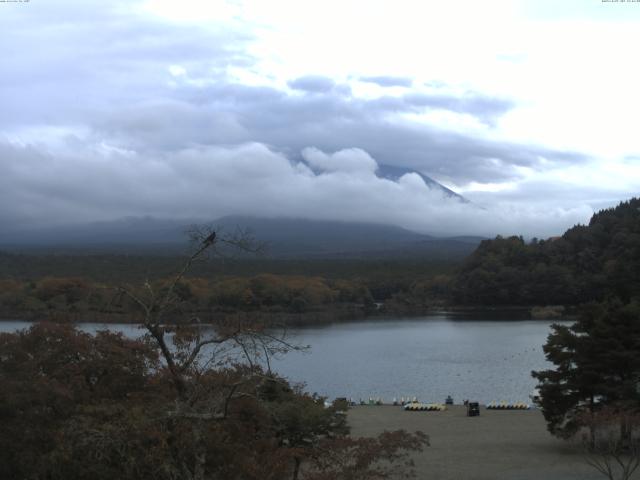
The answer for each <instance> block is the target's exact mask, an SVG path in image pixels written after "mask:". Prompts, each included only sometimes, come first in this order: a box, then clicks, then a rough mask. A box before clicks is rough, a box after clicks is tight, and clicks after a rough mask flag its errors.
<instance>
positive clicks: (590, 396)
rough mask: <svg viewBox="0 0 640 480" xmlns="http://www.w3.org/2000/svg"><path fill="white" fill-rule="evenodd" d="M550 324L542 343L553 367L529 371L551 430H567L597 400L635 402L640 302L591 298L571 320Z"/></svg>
mask: <svg viewBox="0 0 640 480" xmlns="http://www.w3.org/2000/svg"><path fill="white" fill-rule="evenodd" d="M552 328H553V332H552V333H551V334H550V335H549V338H548V340H547V344H546V345H545V346H544V347H543V348H544V352H545V354H546V357H547V360H549V361H550V362H551V363H553V364H554V365H555V369H552V370H543V371H537V372H532V375H533V376H534V378H536V379H538V380H539V381H540V384H539V385H538V388H539V390H540V395H541V397H542V409H543V414H544V416H545V419H546V420H547V424H548V428H549V431H550V432H551V433H553V434H554V435H557V436H560V437H564V438H567V437H570V436H572V435H573V434H574V433H576V431H577V430H578V429H579V428H580V427H581V426H582V424H583V420H582V419H583V418H585V417H584V413H585V412H594V411H596V410H598V409H600V408H601V407H603V406H615V407H616V408H621V409H624V410H627V411H628V410H636V409H638V408H640V391H639V385H640V383H639V382H640V303H638V302H637V301H634V302H631V303H629V304H626V305H625V304H623V303H622V302H620V301H619V300H612V301H609V302H606V303H602V304H591V305H589V306H588V307H586V308H585V309H584V311H583V314H582V316H581V317H580V319H579V320H578V321H577V322H576V323H574V324H573V325H571V326H565V325H554V326H553V327H552Z"/></svg>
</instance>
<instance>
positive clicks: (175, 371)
mask: <svg viewBox="0 0 640 480" xmlns="http://www.w3.org/2000/svg"><path fill="white" fill-rule="evenodd" d="M199 233H200V235H197V236H196V243H195V250H194V252H193V254H192V255H191V256H190V257H189V258H188V259H187V261H186V263H185V264H184V265H183V267H182V268H181V269H180V270H179V271H178V273H177V274H176V275H175V276H174V277H173V278H171V279H170V280H169V281H168V282H167V283H165V284H162V285H157V284H152V283H151V282H145V283H144V284H143V285H142V286H138V287H135V286H134V287H131V286H121V287H119V288H117V290H116V296H117V297H121V298H126V299H127V301H129V302H131V304H132V305H134V306H135V307H136V310H137V313H136V315H137V317H136V318H137V319H138V320H139V321H140V324H141V328H142V330H141V337H140V338H138V339H132V338H126V337H124V336H123V335H121V334H116V333H111V332H98V333H97V334H95V335H90V334H88V333H84V332H82V331H80V330H78V329H76V328H74V327H73V326H69V325H57V324H37V325H34V326H33V327H31V328H30V329H29V330H27V331H20V332H17V333H13V334H2V335H0V384H1V385H2V390H0V424H1V425H2V427H3V428H2V429H1V430H0V477H1V478H6V479H25V478H29V479H47V480H57V479H60V480H61V479H89V478H91V479H92V480H100V479H105V480H106V479H113V478H119V479H125V480H129V479H131V480H133V479H161V480H165V479H166V480H175V479H186V480H204V479H212V478H217V479H243V480H252V479H255V480H259V479H260V480H264V479H300V480H303V479H323V480H324V479H330V478H331V479H356V478H395V476H397V475H400V474H401V475H408V474H411V462H410V459H409V453H410V452H413V451H419V450H421V449H422V447H423V446H424V445H425V444H426V437H425V436H424V434H420V433H415V434H409V433H406V432H403V431H398V432H393V433H388V434H384V435H383V436H381V437H380V438H378V439H354V438H351V437H349V436H348V426H347V424H346V420H345V416H344V413H343V412H341V411H339V410H338V408H337V406H336V407H330V408H325V405H324V399H322V398H318V397H315V396H310V395H308V394H306V393H304V391H303V390H302V389H301V388H299V387H295V386H291V385H289V383H288V382H287V381H286V380H285V379H283V378H280V377H278V376H277V375H276V374H274V373H273V372H271V371H270V368H269V365H270V364H269V362H268V359H269V358H270V356H272V355H273V354H274V353H276V352H286V351H287V350H289V349H291V348H298V347H297V346H295V345H292V344H290V343H289V342H288V341H287V339H286V336H285V335H284V334H283V332H281V331H278V330H277V329H275V328H274V327H273V325H264V324H256V323H255V322H246V321H237V320H234V321H221V322H220V323H218V324H215V325H202V324H200V322H199V319H198V318H197V317H191V318H190V317H187V316H185V315H183V314H182V313H183V311H181V310H180V308H181V305H182V304H183V302H184V301H185V300H186V299H187V297H188V293H189V292H187V291H184V289H183V288H182V281H183V279H184V276H185V274H186V272H187V271H188V270H189V269H190V268H191V266H192V265H193V264H194V262H197V261H199V260H200V259H202V258H203V257H204V256H205V255H206V254H207V253H208V252H211V251H215V250H216V248H217V247H218V246H219V245H223V246H224V245H227V246H237V247H241V248H245V247H246V245H245V244H244V243H243V242H244V240H245V239H244V238H238V237H234V236H229V237H225V236H216V235H215V234H214V233H213V232H211V231H206V232H199ZM203 233H206V235H204V234H203ZM176 312H180V313H181V314H179V315H178V314H177V313H176ZM390 465H396V466H397V467H396V468H391V467H390Z"/></svg>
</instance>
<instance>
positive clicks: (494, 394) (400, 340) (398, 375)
mask: <svg viewBox="0 0 640 480" xmlns="http://www.w3.org/2000/svg"><path fill="white" fill-rule="evenodd" d="M551 323H553V322H552V321H544V320H517V321H505V320H500V321H498V320H456V319H454V318H451V317H449V316H447V315H444V314H443V315H431V316H426V317H420V318H411V319H402V318H400V319H386V320H374V321H368V322H362V321H359V322H350V323H341V324H331V325H326V326H320V327H305V328H296V329H290V330H289V332H288V338H289V339H290V340H291V341H293V342H295V343H297V344H299V345H310V346H311V349H310V351H308V352H291V353H288V354H287V355H284V356H282V357H279V358H277V359H275V360H274V361H273V362H272V368H273V369H274V370H276V371H277V372H279V373H280V374H282V375H284V376H286V377H287V378H289V379H290V380H291V381H293V382H302V381H304V382H306V385H307V390H308V391H310V392H318V393H319V394H321V395H325V396H328V397H330V398H335V397H352V398H354V399H356V400H357V399H360V398H364V399H368V398H369V397H382V398H383V399H384V400H385V401H390V400H391V399H392V398H393V397H397V398H400V397H403V396H404V397H407V396H410V397H413V396H416V397H418V399H419V400H421V401H425V402H443V401H444V399H445V397H446V396H447V395H451V396H453V398H454V400H455V401H456V403H460V402H461V401H462V400H463V399H471V400H476V401H480V402H482V403H488V402H491V401H501V400H504V401H512V402H515V401H527V402H528V401H529V398H528V396H529V394H530V393H531V392H532V390H533V389H534V387H535V380H534V379H533V378H531V375H530V372H531V370H539V369H544V368H547V367H548V366H549V364H547V362H546V360H545V358H544V353H543V351H542V345H543V344H544V343H545V341H546V338H547V335H548V334H549V331H550V330H549V326H550V325H551ZM29 325H30V324H29V323H27V322H0V331H15V330H17V329H20V328H27V327H28V326H29ZM82 328H83V329H84V330H87V331H90V332H94V331H96V330H98V329H104V328H110V329H113V330H118V331H122V332H124V333H125V334H127V335H130V336H137V335H140V333H141V330H139V329H138V328H137V327H136V326H135V325H100V324H83V325H82Z"/></svg>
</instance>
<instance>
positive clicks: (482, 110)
mask: <svg viewBox="0 0 640 480" xmlns="http://www.w3.org/2000/svg"><path fill="white" fill-rule="evenodd" d="M639 23H640V2H629V1H627V2H612V1H609V2H606V1H602V0H562V1H561V2H560V1H557V0H530V1H527V0H484V1H476V0H458V1H456V2H442V1H427V0H424V1H403V0H394V1H393V2H392V1H380V0H366V1H365V0H362V1H361V0H352V1H349V0H340V1H338V0H323V1H322V2H318V1H316V2H311V1H304V0H287V1H284V0H283V1H280V0H270V1H269V2H265V1H261V0H246V1H244V0H227V1H224V0H206V1H204V0H203V1H200V0H181V1H177V0H174V1H169V0H128V1H120V0H113V1H110V2H103V1H94V0H56V1H55V2H45V1H43V0H30V1H20V2H18V1H15V2H0V32H1V34H0V35H1V38H2V42H1V43H0V224H2V225H5V227H6V228H16V229H19V228H22V227H31V226H46V225H57V224H69V223H82V222H89V221H104V220H112V219H118V218H121V217H129V216H146V215H151V216H155V217H160V218H185V219H186V218H189V219H193V218H202V219H205V220H209V219H215V218H218V217H221V216H225V215H231V214H234V215H236V214H239V215H252V216H267V217H296V218H298V217H301V218H311V219H329V220H345V221H364V222H378V223H386V224H392V225H398V226H401V227H405V228H409V229H412V230H416V231H419V232H423V233H429V234H435V235H466V234H473V235H484V236H495V235H497V234H501V235H512V234H516V235H524V236H537V237H546V236H552V235H557V234H561V233H562V232H563V231H564V230H565V229H567V228H569V227H571V226H573V225H575V224H577V223H586V222H588V220H589V218H590V216H591V215H592V214H593V212H594V211H596V210H598V209H601V208H603V207H609V206H613V205H615V204H617V203H618V202H620V201H622V200H625V199H628V198H630V197H632V196H636V195H638V192H639V191H640V140H639V139H640V137H639V136H638V134H637V132H636V129H637V121H635V120H636V118H635V117H636V115H637V112H639V111H640V93H639V92H640V88H639V87H638V86H639V85H640V68H637V45H638V41H639V40H640V28H638V27H640V25H639ZM380 166H392V167H400V168H402V169H405V170H406V172H407V173H405V174H404V175H401V176H400V177H399V178H397V177H393V178H391V177H389V178H387V177H385V176H384V175H383V174H382V173H381V170H380ZM414 172H418V173H421V174H422V175H426V176H428V177H429V178H432V179H434V180H436V181H437V182H440V183H441V184H442V185H444V186H446V187H447V188H450V189H451V190H453V191H455V192H457V193H459V194H461V195H463V196H464V197H465V198H466V199H468V200H469V202H461V201H460V200H459V199H457V198H455V197H450V196H447V195H446V194H443V192H442V190H440V189H438V188H436V187H433V186H432V185H429V184H427V183H425V182H424V180H423V179H422V178H421V176H420V175H417V174H416V173H414Z"/></svg>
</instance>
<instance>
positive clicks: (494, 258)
mask: <svg viewBox="0 0 640 480" xmlns="http://www.w3.org/2000/svg"><path fill="white" fill-rule="evenodd" d="M452 294H453V299H454V301H455V302H456V303H460V304H475V305H553V304H564V305H576V304H579V303H583V302H587V301H591V300H602V299H604V298H606V297H607V296H612V295H613V296H617V297H620V298H622V299H623V300H625V301H626V300H629V299H630V298H631V297H637V296H640V199H638V198H633V199H631V200H629V201H626V202H622V203H620V204H619V205H618V206H617V207H615V208H611V209H607V210H602V211H600V212H598V213H596V214H595V215H593V217H592V218H591V221H590V222H589V225H586V226H584V225H577V226H575V227H573V228H571V229H569V230H567V231H566V232H565V234H564V235H562V237H557V238H550V239H548V240H536V239H534V240H532V241H531V242H530V243H525V241H524V240H523V239H522V237H510V238H502V237H497V238H496V239H494V240H485V241H483V242H481V243H480V245H479V246H478V248H477V249H476V251H475V252H474V253H473V254H472V255H471V256H469V257H468V258H467V260H466V261H465V262H464V264H463V266H462V267H461V269H460V270H459V272H458V273H457V275H456V277H455V279H454V281H453V284H452Z"/></svg>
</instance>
